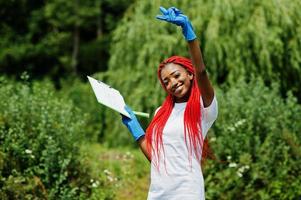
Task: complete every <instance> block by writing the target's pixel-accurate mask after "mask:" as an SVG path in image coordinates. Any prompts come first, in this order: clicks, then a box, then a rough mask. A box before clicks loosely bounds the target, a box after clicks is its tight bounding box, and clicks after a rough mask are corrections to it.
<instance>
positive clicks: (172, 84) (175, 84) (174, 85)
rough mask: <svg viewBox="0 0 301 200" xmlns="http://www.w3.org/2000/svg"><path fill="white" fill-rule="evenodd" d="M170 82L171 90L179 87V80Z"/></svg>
mask: <svg viewBox="0 0 301 200" xmlns="http://www.w3.org/2000/svg"><path fill="white" fill-rule="evenodd" d="M170 82H171V88H172V89H174V88H176V87H177V85H178V84H177V80H175V79H171V80H170Z"/></svg>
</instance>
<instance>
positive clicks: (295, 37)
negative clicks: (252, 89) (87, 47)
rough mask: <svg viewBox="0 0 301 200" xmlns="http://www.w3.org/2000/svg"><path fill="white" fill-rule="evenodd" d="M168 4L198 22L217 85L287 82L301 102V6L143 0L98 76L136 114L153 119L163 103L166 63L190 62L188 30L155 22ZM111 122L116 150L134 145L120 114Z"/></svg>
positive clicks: (284, 88) (109, 119)
mask: <svg viewBox="0 0 301 200" xmlns="http://www.w3.org/2000/svg"><path fill="white" fill-rule="evenodd" d="M161 4H162V5H163V6H165V7H170V6H177V7H179V8H181V9H182V10H183V12H184V13H185V14H187V15H188V16H189V17H190V19H191V21H192V24H193V25H194V27H195V31H196V34H197V36H198V38H199V40H200V41H201V47H202V50H203V54H204V60H205V63H206V66H207V69H208V71H209V72H210V79H211V80H212V81H213V82H215V83H219V84H221V83H226V84H228V85H233V84H235V82H236V81H237V79H238V78H239V77H240V78H242V77H244V78H245V79H248V78H249V77H251V76H256V77H262V78H263V80H264V81H265V83H266V84H267V85H271V84H272V83H273V82H280V89H281V92H282V94H285V93H286V92H287V91H288V90H291V91H293V93H294V95H296V96H298V98H299V99H300V98H301V96H300V94H301V90H300V87H299V85H300V84H301V76H300V74H301V67H300V66H301V57H300V53H299V52H300V51H301V43H300V39H301V32H300V31H301V28H300V23H299V21H301V14H300V13H301V12H299V9H298V8H299V7H300V1H298V0H293V1H289V2H288V1H274V0H273V1H237V0H222V1H188V0H184V1H173V2H172V3H171V2H167V1H165V2H160V1H137V2H135V4H134V5H133V6H132V7H131V8H130V9H129V10H128V11H127V12H126V14H125V16H124V18H123V19H122V23H121V24H120V25H119V26H118V27H117V28H116V30H115V31H114V35H113V42H112V44H113V45H112V46H111V57H110V62H109V69H108V71H107V72H105V73H101V74H100V75H99V76H98V77H99V78H100V79H101V80H105V81H107V82H108V83H109V84H111V85H112V86H113V87H115V88H117V89H119V90H120V91H121V93H122V94H123V95H124V96H125V99H126V101H127V102H128V103H129V105H130V106H132V107H133V109H134V110H138V111H145V112H149V113H152V112H153V111H154V110H155V109H156V108H157V107H158V106H159V105H160V104H161V102H162V100H163V98H164V96H165V94H164V91H163V90H162V87H161V86H160V84H159V81H158V79H157V77H156V70H157V66H158V64H159V63H160V62H161V61H162V60H163V59H165V58H167V57H169V56H172V55H182V56H188V51H187V44H186V42H185V40H184V38H183V36H182V34H181V31H180V28H178V27H176V26H173V25H171V24H168V23H165V22H162V21H159V20H156V19H155V16H156V15H157V14H159V6H160V5H161ZM105 116H106V124H111V125H112V126H110V127H108V129H109V130H108V131H106V132H108V133H109V134H108V137H111V138H114V139H115V141H116V140H118V142H114V145H117V144H119V143H122V144H123V143H125V141H126V142H127V143H128V142H130V140H128V139H126V138H124V136H120V132H121V130H122V128H121V125H120V122H119V120H116V116H115V115H113V116H111V114H110V113H109V112H108V113H106V115H105ZM148 122H149V121H148ZM146 124H147V123H145V125H146Z"/></svg>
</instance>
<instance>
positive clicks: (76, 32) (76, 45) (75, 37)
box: [71, 26, 80, 75]
mask: <svg viewBox="0 0 301 200" xmlns="http://www.w3.org/2000/svg"><path fill="white" fill-rule="evenodd" d="M79 42H80V33H79V28H78V26H75V28H74V33H73V50H72V58H71V68H72V73H73V74H74V75H77V65H78V51H79Z"/></svg>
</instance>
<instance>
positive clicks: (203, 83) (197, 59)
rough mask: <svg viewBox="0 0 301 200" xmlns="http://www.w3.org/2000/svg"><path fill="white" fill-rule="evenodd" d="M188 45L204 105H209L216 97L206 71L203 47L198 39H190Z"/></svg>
mask: <svg viewBox="0 0 301 200" xmlns="http://www.w3.org/2000/svg"><path fill="white" fill-rule="evenodd" d="M188 46H189V51H190V55H191V60H192V63H193V66H194V68H195V76H196V79H197V83H198V87H199V89H200V91H201V94H202V99H203V105H204V107H208V106H210V104H211V102H212V100H213V98H214V90H213V87H212V85H211V82H210V80H209V78H208V76H207V73H206V68H205V64H204V62H203V58H202V53H201V48H200V45H199V43H198V40H197V39H195V40H192V41H188Z"/></svg>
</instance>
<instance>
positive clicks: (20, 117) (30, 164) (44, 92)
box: [0, 77, 89, 199]
mask: <svg viewBox="0 0 301 200" xmlns="http://www.w3.org/2000/svg"><path fill="white" fill-rule="evenodd" d="M0 78H1V80H0V82H1V88H0V99H1V101H0V169H1V170H0V187H1V188H2V189H1V191H0V199H20V198H22V199H37V198H38V199H74V198H77V197H79V194H80V193H83V192H84V193H87V195H88V194H89V187H87V185H88V184H86V183H87V182H88V181H89V178H88V177H86V176H85V174H84V173H85V172H84V169H85V167H83V166H81V165H80V162H79V158H78V155H79V151H78V145H79V144H80V142H79V141H81V138H82V137H83V134H84V131H85V128H84V125H85V120H86V117H85V116H84V115H82V114H81V113H80V112H79V110H78V109H76V108H75V106H74V105H73V104H72V103H71V101H68V100H67V99H66V98H58V97H57V96H56V95H55V93H54V88H53V87H52V85H51V84H50V83H49V82H48V81H43V82H40V83H38V82H34V83H28V82H27V81H26V80H25V81H23V82H21V83H18V82H13V81H9V80H7V79H6V78H3V77H0ZM81 195H83V194H81ZM84 196H85V195H84Z"/></svg>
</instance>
